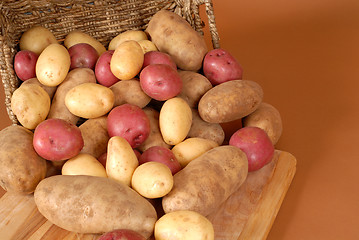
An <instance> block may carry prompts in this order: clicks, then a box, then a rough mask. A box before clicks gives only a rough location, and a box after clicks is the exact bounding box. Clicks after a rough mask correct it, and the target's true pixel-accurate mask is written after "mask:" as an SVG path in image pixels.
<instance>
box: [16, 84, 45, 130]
mask: <svg viewBox="0 0 359 240" xmlns="http://www.w3.org/2000/svg"><path fill="white" fill-rule="evenodd" d="M50 104H51V100H50V97H49V95H48V93H47V92H46V91H45V90H44V89H43V88H42V87H40V86H39V85H37V84H26V85H22V86H20V87H19V88H18V89H16V90H15V91H14V93H13V95H12V97H11V109H12V111H13V113H14V114H15V115H16V117H17V119H18V121H19V122H20V123H21V125H22V126H24V127H25V128H28V129H35V128H36V126H37V125H38V124H39V123H41V122H42V121H44V120H45V119H46V116H47V114H48V113H49V111H50Z"/></svg>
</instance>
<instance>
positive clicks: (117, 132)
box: [107, 103, 151, 148]
mask: <svg viewBox="0 0 359 240" xmlns="http://www.w3.org/2000/svg"><path fill="white" fill-rule="evenodd" d="M107 129H108V134H109V136H110V137H113V136H121V137H123V138H124V139H126V140H127V142H129V144H130V145H131V147H132V148H136V147H138V146H140V145H141V143H143V142H144V141H145V140H146V139H147V137H148V135H149V134H150V130H151V128H150V120H149V119H148V117H147V115H146V113H145V112H144V111H143V110H142V109H141V108H140V107H138V106H136V105H133V104H129V103H126V104H123V105H120V106H117V107H115V108H113V109H112V110H111V111H110V113H109V114H108V117H107Z"/></svg>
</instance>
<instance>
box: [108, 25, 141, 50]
mask: <svg viewBox="0 0 359 240" xmlns="http://www.w3.org/2000/svg"><path fill="white" fill-rule="evenodd" d="M128 40H133V41H137V42H139V41H141V40H147V35H146V33H145V32H144V31H141V30H127V31H125V32H122V33H120V34H118V35H117V36H116V37H114V38H113V39H112V40H111V41H110V43H109V45H108V50H115V49H116V48H117V47H118V46H120V44H121V43H123V42H125V41H128Z"/></svg>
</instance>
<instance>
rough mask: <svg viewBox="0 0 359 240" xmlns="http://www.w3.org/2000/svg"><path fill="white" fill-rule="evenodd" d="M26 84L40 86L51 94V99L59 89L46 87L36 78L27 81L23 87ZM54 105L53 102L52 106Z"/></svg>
mask: <svg viewBox="0 0 359 240" xmlns="http://www.w3.org/2000/svg"><path fill="white" fill-rule="evenodd" d="M26 84H37V85H39V86H40V87H42V88H43V89H44V90H45V91H46V92H47V94H49V97H50V99H52V98H53V96H54V94H55V92H56V89H57V87H49V86H45V85H44V84H42V83H41V82H40V81H39V80H38V79H37V78H36V77H35V78H30V79H28V80H26V81H25V82H23V83H22V84H21V85H26ZM52 104H53V102H52V101H51V105H52ZM50 111H51V107H50ZM49 114H50V112H49Z"/></svg>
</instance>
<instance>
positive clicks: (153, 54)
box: [142, 51, 177, 70]
mask: <svg viewBox="0 0 359 240" xmlns="http://www.w3.org/2000/svg"><path fill="white" fill-rule="evenodd" d="M150 64H167V65H169V66H171V67H173V68H174V69H176V70H177V65H176V63H175V62H174V61H173V59H172V57H171V56H170V55H169V54H167V53H164V52H159V51H150V52H146V53H145V55H144V60H143V66H142V68H145V67H147V66H148V65H150Z"/></svg>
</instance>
